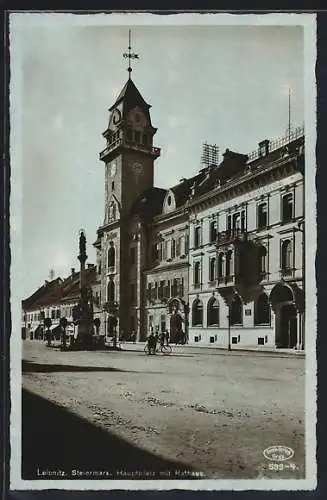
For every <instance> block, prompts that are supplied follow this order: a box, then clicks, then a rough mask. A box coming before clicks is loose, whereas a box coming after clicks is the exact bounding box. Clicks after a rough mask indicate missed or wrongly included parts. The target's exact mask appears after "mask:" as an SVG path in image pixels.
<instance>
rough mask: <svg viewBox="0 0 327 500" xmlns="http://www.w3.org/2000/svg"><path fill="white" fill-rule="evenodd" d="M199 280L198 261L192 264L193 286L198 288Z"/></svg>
mask: <svg viewBox="0 0 327 500" xmlns="http://www.w3.org/2000/svg"><path fill="white" fill-rule="evenodd" d="M200 283H201V280H200V261H197V262H194V286H199V285H200Z"/></svg>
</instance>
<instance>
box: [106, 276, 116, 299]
mask: <svg viewBox="0 0 327 500" xmlns="http://www.w3.org/2000/svg"><path fill="white" fill-rule="evenodd" d="M107 299H108V302H114V301H115V283H114V282H113V281H109V283H108V289H107Z"/></svg>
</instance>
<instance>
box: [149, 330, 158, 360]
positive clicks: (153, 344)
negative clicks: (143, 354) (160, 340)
mask: <svg viewBox="0 0 327 500" xmlns="http://www.w3.org/2000/svg"><path fill="white" fill-rule="evenodd" d="M147 341H148V349H149V354H155V353H156V349H157V338H156V336H155V335H154V332H153V328H151V330H150V335H148V338H147Z"/></svg>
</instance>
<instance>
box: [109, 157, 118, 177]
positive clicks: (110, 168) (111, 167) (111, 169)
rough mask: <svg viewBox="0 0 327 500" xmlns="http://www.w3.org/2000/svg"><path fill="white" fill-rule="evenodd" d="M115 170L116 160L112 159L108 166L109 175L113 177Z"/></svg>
mask: <svg viewBox="0 0 327 500" xmlns="http://www.w3.org/2000/svg"><path fill="white" fill-rule="evenodd" d="M116 171H117V162H116V161H115V160H114V161H112V162H111V164H110V167H109V172H110V176H111V177H113V176H114V175H115V174H116Z"/></svg>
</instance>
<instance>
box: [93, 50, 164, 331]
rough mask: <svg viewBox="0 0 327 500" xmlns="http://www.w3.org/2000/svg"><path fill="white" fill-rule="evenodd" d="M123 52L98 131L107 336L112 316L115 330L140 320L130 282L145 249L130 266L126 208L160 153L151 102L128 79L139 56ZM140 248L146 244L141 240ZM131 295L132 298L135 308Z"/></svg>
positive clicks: (147, 182) (135, 282)
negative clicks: (124, 73)
mask: <svg viewBox="0 0 327 500" xmlns="http://www.w3.org/2000/svg"><path fill="white" fill-rule="evenodd" d="M124 57H128V59H129V67H128V80H127V82H126V84H125V85H124V87H123V89H122V90H121V92H120V94H119V95H118V97H117V99H116V101H115V102H114V104H113V105H112V106H111V107H110V109H109V122H108V127H107V129H106V130H105V131H104V132H103V136H104V138H105V140H106V147H105V149H104V150H103V151H102V152H101V153H100V160H101V161H103V163H104V166H105V210H104V221H103V225H102V226H100V228H99V229H98V239H97V241H96V243H95V247H96V249H97V262H98V269H99V274H100V279H101V304H102V307H103V317H102V324H103V323H104V326H103V325H102V327H101V329H102V332H103V333H105V334H106V335H107V336H112V334H113V331H114V330H115V325H116V323H117V320H118V324H117V329H118V330H119V332H120V333H122V331H124V332H127V331H129V333H130V331H131V330H132V329H135V330H136V329H137V327H136V326H135V328H132V327H131V324H132V323H133V321H134V320H133V321H132V320H131V316H132V314H134V317H135V324H136V323H139V322H138V320H137V314H138V313H137V312H135V311H136V309H137V310H138V311H139V310H140V309H141V304H140V303H139V298H140V297H139V295H140V294H138V298H136V299H134V298H131V290H132V288H133V286H134V289H135V290H140V280H141V274H142V269H141V268H142V266H141V265H140V262H141V259H142V258H143V257H141V253H142V254H144V250H142V251H141V250H139V251H138V252H139V254H140V255H137V257H136V260H135V259H134V260H135V263H134V268H133V269H132V267H131V251H132V247H133V245H134V247H135V245H136V244H135V241H136V240H135V231H134V229H133V227H132V222H131V221H132V218H131V208H132V206H133V204H134V202H135V201H136V200H137V199H139V198H140V196H142V194H143V193H145V192H147V191H148V190H151V188H153V176H154V161H155V159H156V158H158V157H159V156H160V149H159V148H156V147H154V145H153V137H154V135H155V133H156V131H157V129H156V128H154V127H153V125H152V123H151V117H150V108H151V106H150V105H149V104H147V103H146V101H145V100H144V99H143V97H142V95H141V93H140V92H139V90H138V89H137V87H136V86H135V84H134V82H133V80H132V78H131V71H132V69H131V59H133V58H138V56H137V55H136V54H132V53H131V47H130V44H129V52H128V54H124ZM133 238H134V239H133ZM139 248H141V246H139ZM142 248H144V249H145V248H146V242H145V241H144V242H142ZM135 251H136V250H135V249H134V252H135ZM137 263H138V264H137ZM132 295H133V294H132ZM133 300H134V301H135V300H136V302H137V304H136V305H137V307H134V313H133V311H132V309H133V307H132V304H133V303H135V302H133Z"/></svg>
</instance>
